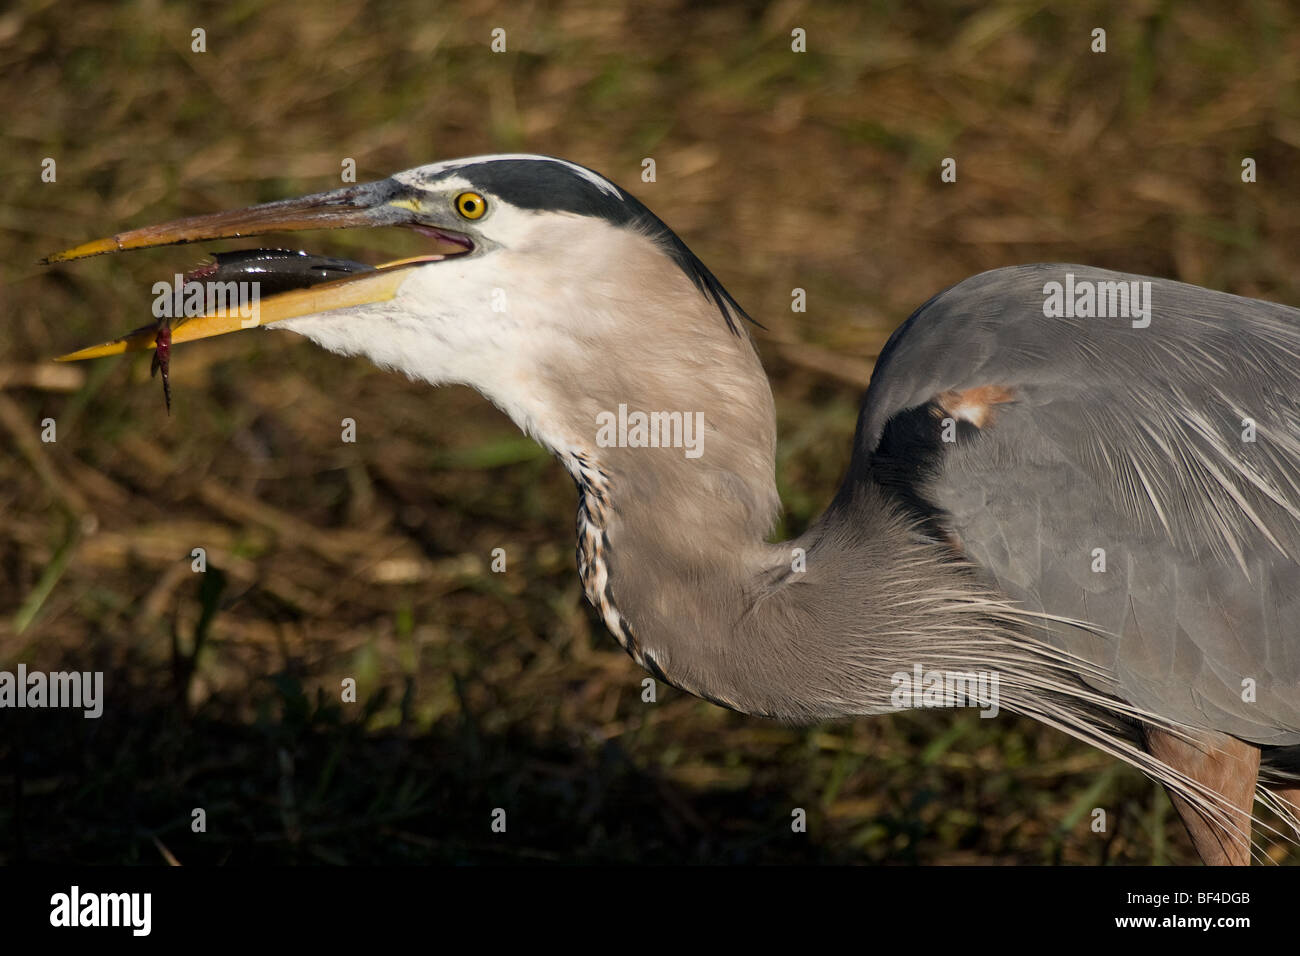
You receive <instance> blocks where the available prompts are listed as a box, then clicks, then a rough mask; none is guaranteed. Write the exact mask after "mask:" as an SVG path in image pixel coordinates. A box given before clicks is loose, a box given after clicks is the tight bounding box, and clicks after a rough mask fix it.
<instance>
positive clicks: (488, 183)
mask: <svg viewBox="0 0 1300 956" xmlns="http://www.w3.org/2000/svg"><path fill="white" fill-rule="evenodd" d="M584 168H585V167H584ZM455 172H456V173H457V174H459V175H461V176H464V177H465V178H466V179H468V180H469V181H471V182H473V183H474V184H475V185H478V186H482V187H483V189H484V190H485V191H487V192H489V193H494V194H495V195H497V196H500V197H501V198H502V199H504V200H505V201H506V202H508V203H510V204H511V205H514V206H518V207H519V208H520V209H550V210H559V211H562V212H571V213H576V214H577V215H579V216H593V217H595V218H597V219H604V220H605V221H606V222H611V223H613V224H614V225H616V226H624V227H631V228H637V229H641V230H642V231H644V232H645V233H646V235H648V236H650V237H651V238H652V239H654V240H655V241H656V242H658V243H659V244H660V245H661V246H662V247H663V249H664V252H666V253H667V254H668V256H669V258H671V259H672V260H673V262H675V263H677V266H678V268H680V269H681V270H682V271H683V272H684V273H686V276H687V278H689V279H690V280H691V282H693V283H694V284H695V287H696V288H697V289H699V290H700V292H701V294H703V295H704V297H705V298H707V299H708V300H709V301H710V302H712V303H713V304H714V306H715V307H716V308H717V310H718V312H719V313H721V315H722V318H723V319H724V320H725V321H726V323H727V328H729V329H730V330H731V331H732V332H734V333H736V334H737V335H739V334H740V328H739V326H738V324H737V323H738V321H739V320H741V319H745V320H748V321H750V322H754V320H753V319H752V318H750V316H749V313H747V312H746V311H745V310H744V309H742V308H741V307H740V303H738V302H737V301H736V300H735V299H734V298H733V297H732V295H731V293H730V292H728V291H727V290H726V289H725V288H724V287H723V285H722V283H721V282H719V281H718V279H717V277H716V276H714V274H713V273H712V272H710V271H709V268H708V266H706V265H705V264H704V263H703V262H701V261H700V259H699V257H698V256H696V255H695V253H693V252H691V250H690V249H689V248H688V247H687V245H686V243H684V242H682V240H681V238H680V237H679V236H678V235H677V233H675V232H673V231H672V230H671V229H669V228H668V226H667V225H665V223H664V221H663V220H662V219H660V218H659V217H658V216H656V215H655V214H654V213H652V212H651V211H650V210H649V209H647V208H646V207H645V205H644V204H643V203H642V202H641V201H640V200H639V199H637V198H636V197H635V196H633V195H632V194H631V193H629V192H627V191H626V190H624V189H620V188H619V187H618V186H615V185H614V184H613V183H610V184H609V185H610V188H611V189H612V190H613V192H608V191H606V190H604V189H601V188H600V187H599V186H597V185H596V184H595V183H594V182H592V181H591V180H589V179H586V178H585V177H583V176H582V175H581V174H580V173H579V172H578V171H577V170H575V169H573V168H572V167H571V166H569V165H568V164H567V163H566V162H562V161H560V160H547V159H498V160H493V161H490V162H482V163H468V164H466V165H464V166H459V167H457V168H456V170H455ZM588 172H590V173H591V174H592V175H593V176H600V174H599V173H596V172H595V171H594V170H588ZM600 178H601V179H602V180H603V181H606V180H604V177H600ZM754 324H755V325H758V323H757V322H754ZM760 328H761V326H760Z"/></svg>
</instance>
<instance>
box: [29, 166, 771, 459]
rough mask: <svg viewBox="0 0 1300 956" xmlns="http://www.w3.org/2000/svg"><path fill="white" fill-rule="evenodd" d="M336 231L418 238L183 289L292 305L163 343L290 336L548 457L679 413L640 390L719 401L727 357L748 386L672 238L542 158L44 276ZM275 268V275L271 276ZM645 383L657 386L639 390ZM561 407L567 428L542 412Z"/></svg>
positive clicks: (189, 227) (177, 231)
mask: <svg viewBox="0 0 1300 956" xmlns="http://www.w3.org/2000/svg"><path fill="white" fill-rule="evenodd" d="M350 227H406V228H410V229H414V230H416V231H417V232H419V233H421V234H422V236H423V237H424V241H425V242H426V249H425V251H424V252H423V253H422V254H421V255H418V256H416V257H414V258H410V259H404V260H400V261H397V262H391V263H385V264H382V265H380V266H377V267H374V268H370V267H366V266H363V265H361V264H359V263H352V264H350V269H351V271H350V274H346V275H343V276H342V277H341V278H332V279H328V280H327V281H323V278H324V277H323V276H321V275H315V274H309V273H307V272H305V271H303V272H301V273H300V274H294V273H293V271H292V270H293V268H294V267H293V262H294V259H293V258H292V257H290V256H284V257H282V259H281V260H277V261H270V260H268V261H265V262H262V263H261V264H260V267H259V270H258V271H257V272H256V273H253V272H247V271H242V270H240V269H234V270H231V269H229V268H227V269H225V270H224V271H223V270H222V269H218V268H213V269H209V270H207V271H202V272H201V273H200V274H192V276H191V279H193V280H196V281H203V280H207V281H214V282H227V281H231V280H240V279H242V280H247V281H258V280H261V279H266V278H274V279H276V280H277V286H278V287H279V288H282V289H284V288H287V289H288V291H283V292H280V293H279V294H276V295H273V296H270V297H261V298H259V299H258V300H257V301H258V306H257V309H256V314H254V315H251V316H243V315H236V316H231V315H221V314H204V315H201V316H195V317H190V318H186V319H184V320H183V321H178V322H174V323H173V326H174V327H173V331H172V342H174V343H180V342H185V341H188V340H191V339H198V338H206V337H209V336H213V335H221V334H225V333H227V332H233V331H238V330H240V329H243V328H251V327H253V326H257V325H260V326H269V327H275V328H284V329H288V330H290V331H293V332H297V333H300V334H302V335H304V336H307V337H308V338H310V339H312V340H313V341H315V342H316V343H318V344H319V345H321V346H323V347H324V348H326V349H329V350H331V351H334V352H338V353H342V354H346V355H364V356H366V357H368V358H370V359H371V360H372V361H374V362H375V363H376V364H377V365H380V366H381V367H385V368H389V369H393V370H396V371H400V372H403V373H405V374H406V375H408V376H410V377H411V378H414V379H420V380H424V381H427V382H429V383H431V384H434V385H442V384H451V383H458V384H466V385H470V386H472V387H474V388H476V389H478V390H479V391H480V392H482V393H483V394H484V395H485V396H486V397H488V398H489V399H490V400H492V401H493V402H495V403H496V404H497V405H499V406H500V407H502V408H503V409H505V410H506V411H507V412H508V413H510V414H511V415H512V417H514V418H515V419H516V421H517V422H519V423H520V424H521V425H522V426H523V427H525V429H526V430H528V431H529V432H531V433H532V434H534V435H535V436H536V437H539V438H542V439H543V440H544V441H545V442H546V443H547V444H550V445H551V446H553V447H555V446H557V445H559V444H561V443H562V442H564V441H566V440H567V436H566V435H565V434H564V432H566V431H567V430H572V428H573V427H574V426H573V423H572V421H568V420H567V419H573V420H576V421H590V418H591V415H592V414H594V413H596V412H598V411H599V410H600V409H602V408H608V407H611V405H613V404H615V403H618V402H634V403H637V402H639V403H641V404H643V405H650V406H652V407H653V406H655V404H656V403H658V404H660V405H665V406H667V407H673V405H671V404H669V403H671V402H674V401H676V402H677V403H678V404H680V401H681V399H680V398H675V397H674V396H672V395H653V394H644V391H645V389H646V388H649V387H652V385H651V383H657V387H659V388H667V389H671V388H672V387H673V381H674V379H675V378H680V377H681V375H685V376H687V378H692V379H693V380H694V381H695V382H697V383H698V382H700V380H701V379H702V378H707V377H709V376H710V375H711V377H712V378H713V379H714V380H716V384H717V385H719V386H720V387H722V388H723V390H724V391H726V390H727V388H728V386H729V384H730V379H729V376H728V375H727V374H719V372H718V369H723V368H726V367H728V366H734V365H735V364H736V362H737V359H736V356H738V355H739V356H741V357H742V358H741V360H740V364H742V365H746V366H747V369H746V371H747V372H750V373H752V369H753V368H754V367H756V361H755V360H754V356H753V349H752V344H751V343H750V342H749V339H748V335H747V333H746V332H745V330H744V328H743V322H744V320H745V319H746V318H747V317H746V316H745V313H744V312H743V310H741V308H740V307H739V306H738V305H737V304H736V302H735V300H734V299H733V298H732V297H731V296H730V295H729V294H728V293H727V292H726V291H725V290H724V289H723V288H722V286H721V284H720V283H719V282H718V281H717V279H716V278H714V276H713V275H712V273H710V272H709V270H708V269H707V268H706V267H705V266H704V265H703V263H701V262H700V261H699V259H697V258H696V257H695V256H694V255H693V254H692V253H691V251H690V250H689V249H688V248H687V247H686V245H685V244H684V243H683V242H682V241H681V239H679V238H678V237H677V236H676V235H675V234H674V233H673V232H672V231H671V230H670V229H669V228H668V227H667V226H665V225H664V223H663V222H662V221H660V220H659V219H658V218H657V217H656V216H654V215H653V214H652V213H651V212H650V211H649V210H648V209H647V208H646V207H645V206H644V205H642V204H641V203H640V202H639V201H637V200H636V199H635V198H634V197H633V196H631V195H630V194H629V193H627V192H625V191H624V190H622V189H620V188H619V187H618V186H616V185H614V184H613V183H611V182H609V181H608V180H607V179H605V178H604V177H602V176H600V175H598V174H597V173H595V172H593V171H591V170H589V169H586V168H584V167H582V166H578V165H576V164H574V163H570V162H567V161H564V160H560V159H554V158H551V157H545V156H528V155H496V156H481V157H473V158H469V159H461V160H454V161H450V162H443V163H436V164H432V165H428V166H420V167H417V168H415V169H410V170H407V171H405V172H401V173H397V174H395V175H394V176H392V177H390V178H388V179H385V180H381V181H377V182H372V183H364V184H358V185H352V186H347V187H345V188H342V189H338V190H334V191H331V192H325V193H317V194H314V195H310V196H305V197H303V198H300V199H289V200H282V201H279V202H272V203H266V204H263V205H259V206H253V207H250V208H247V209H241V210H235V211H231V212H222V213H216V214H213V215H205V216H196V217H192V218H189V219H182V220H177V221H175V222H169V223H165V224H163V225H158V226H149V227H145V228H142V229H136V230H132V231H130V232H125V233H121V234H119V235H116V236H112V237H110V238H108V239H102V240H97V241H95V242H91V243H86V244H84V245H81V246H78V247H76V248H74V249H70V250H68V251H67V252H64V253H60V254H58V255H55V256H51V257H50V259H49V261H51V262H57V261H64V260H69V259H77V258H83V257H85V256H90V255H96V254H99V253H103V252H113V251H119V250H127V249H138V248H146V247H151V246H161V245H171V244H176V243H184V242H196V241H203V240H211V239H221V238H229V237H235V236H251V235H260V234H265V233H269V232H285V231H296V230H305V229H320V228H350ZM277 262H278V263H280V264H277ZM277 268H280V269H282V270H289V271H288V272H282V274H279V275H274V272H275V270H276V269H277ZM155 339H156V330H155V329H154V327H152V326H147V327H145V328H143V329H140V330H137V331H136V332H135V333H132V334H130V335H128V336H125V337H124V338H122V339H118V340H116V341H114V342H110V343H106V344H104V345H102V346H95V347H92V348H90V349H83V350H81V351H80V352H75V353H71V354H70V355H68V356H64V358H65V359H82V358H93V357H97V356H100V355H107V354H112V353H114V352H124V351H133V350H147V349H152V348H153V347H154V345H155ZM647 366H649V367H651V368H653V369H654V370H655V371H656V373H657V374H653V375H646V374H644V373H645V371H646V369H647ZM674 369H676V370H677V373H678V374H677V375H674V374H672V371H673V370H674ZM760 374H761V373H760ZM701 387H702V386H701ZM763 388H764V390H765V388H766V384H765V382H764V383H763ZM707 391H708V390H707V389H705V390H704V391H698V390H697V394H696V396H695V398H696V400H697V401H700V402H707V401H711V400H712V399H711V398H710V397H709V395H708V394H707ZM638 392H640V393H641V394H637V393H638ZM561 399H563V401H561ZM719 400H722V396H719ZM768 401H769V403H770V398H769V399H768ZM760 404H762V403H760ZM561 405H563V406H564V407H565V408H566V414H565V415H564V416H560V415H558V414H557V411H556V410H557V407H559V406H561Z"/></svg>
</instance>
